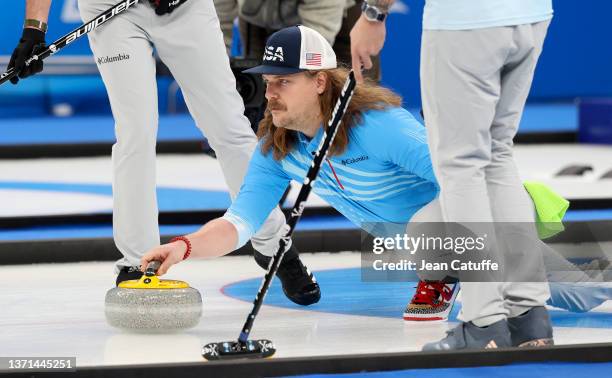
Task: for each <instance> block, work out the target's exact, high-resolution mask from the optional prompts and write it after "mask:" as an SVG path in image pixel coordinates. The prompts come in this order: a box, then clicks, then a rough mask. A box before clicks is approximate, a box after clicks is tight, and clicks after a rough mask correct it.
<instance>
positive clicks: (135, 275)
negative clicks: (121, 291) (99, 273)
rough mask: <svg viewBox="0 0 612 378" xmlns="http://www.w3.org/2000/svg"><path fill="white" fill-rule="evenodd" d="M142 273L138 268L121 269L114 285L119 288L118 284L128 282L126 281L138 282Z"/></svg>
mask: <svg viewBox="0 0 612 378" xmlns="http://www.w3.org/2000/svg"><path fill="white" fill-rule="evenodd" d="M142 274H143V273H142V272H141V271H140V267H137V266H124V267H123V268H121V270H120V271H119V274H118V275H117V281H116V283H115V284H116V285H117V286H119V284H120V283H121V282H123V281H128V280H139V279H140V277H142Z"/></svg>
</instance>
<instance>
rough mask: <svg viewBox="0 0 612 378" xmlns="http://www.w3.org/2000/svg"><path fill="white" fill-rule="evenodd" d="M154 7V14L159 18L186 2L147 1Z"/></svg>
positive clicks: (171, 0) (179, 0) (169, 0)
mask: <svg viewBox="0 0 612 378" xmlns="http://www.w3.org/2000/svg"><path fill="white" fill-rule="evenodd" d="M149 1H150V2H151V4H153V6H154V7H155V13H157V15H158V16H161V15H163V14H166V13H172V11H174V10H175V9H176V8H178V7H179V6H180V5H181V4H183V3H184V2H185V1H187V0H149Z"/></svg>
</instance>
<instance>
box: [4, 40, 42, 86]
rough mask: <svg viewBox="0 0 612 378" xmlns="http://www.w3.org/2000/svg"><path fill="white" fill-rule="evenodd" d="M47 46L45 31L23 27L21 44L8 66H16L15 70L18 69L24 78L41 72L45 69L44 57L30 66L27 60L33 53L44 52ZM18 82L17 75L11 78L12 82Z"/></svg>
mask: <svg viewBox="0 0 612 378" xmlns="http://www.w3.org/2000/svg"><path fill="white" fill-rule="evenodd" d="M45 48H46V45H45V33H44V32H42V31H40V30H38V29H32V28H25V29H23V33H22V34H21V39H20V40H19V44H18V45H17V47H16V48H15V50H13V55H11V60H10V62H9V65H8V68H9V69H10V68H11V67H14V68H15V70H17V72H18V73H19V75H18V76H19V77H20V78H22V79H24V78H26V77H28V76H32V75H34V74H37V73H39V72H40V71H42V70H43V61H42V59H38V60H33V61H32V63H30V65H29V66H26V65H25V62H26V60H28V59H29V58H30V57H31V56H32V55H34V54H38V53H41V52H43V51H44V50H45ZM17 82H19V79H18V77H17V76H14V77H12V78H11V83H13V84H17Z"/></svg>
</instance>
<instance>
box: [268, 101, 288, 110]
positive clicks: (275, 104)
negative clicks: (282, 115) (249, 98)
mask: <svg viewBox="0 0 612 378" xmlns="http://www.w3.org/2000/svg"><path fill="white" fill-rule="evenodd" d="M268 110H287V108H286V107H285V105H283V104H281V103H280V102H279V101H278V100H270V101H268Z"/></svg>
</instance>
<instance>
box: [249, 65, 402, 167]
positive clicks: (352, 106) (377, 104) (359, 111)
mask: <svg viewBox="0 0 612 378" xmlns="http://www.w3.org/2000/svg"><path fill="white" fill-rule="evenodd" d="M319 72H323V73H325V74H326V75H327V78H328V80H327V86H326V88H325V91H324V92H323V93H322V94H321V95H319V105H320V107H321V114H323V125H325V127H327V124H328V123H329V120H330V119H331V117H332V112H333V110H334V106H335V105H336V101H337V100H338V97H340V92H341V91H342V87H343V86H344V83H345V81H346V78H347V77H348V73H349V71H348V70H347V69H346V68H334V69H331V70H324V71H305V73H306V74H307V75H308V76H310V77H314V76H316V75H317V74H318V73H319ZM401 104H402V98H401V97H400V96H399V95H398V94H396V93H394V92H393V91H391V90H390V89H387V88H384V87H381V86H379V85H376V84H374V83H373V82H371V81H366V82H364V83H363V84H358V85H357V87H356V88H355V92H354V93H353V97H352V98H351V101H350V103H349V105H348V108H347V109H346V113H345V114H344V117H343V118H342V122H341V124H340V126H339V129H338V133H337V134H336V138H335V139H334V142H333V144H332V145H331V146H330V150H329V156H334V155H340V154H342V153H343V152H344V151H345V150H346V146H347V145H348V143H349V131H350V129H351V128H353V127H355V126H356V125H358V124H359V123H360V122H361V120H362V115H363V112H365V111H368V110H382V109H385V108H388V107H397V106H401ZM257 136H258V137H259V139H262V145H261V148H262V152H263V153H264V154H268V153H269V152H270V151H272V152H273V154H274V155H273V156H274V159H275V160H281V159H283V158H284V157H285V156H287V154H288V153H289V151H291V148H292V147H293V145H294V144H295V142H296V140H297V137H296V131H293V130H288V129H286V128H282V127H276V126H274V123H273V122H272V113H271V112H270V111H269V110H268V109H266V111H265V114H264V118H263V119H262V120H261V122H260V123H259V128H258V131H257Z"/></svg>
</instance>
